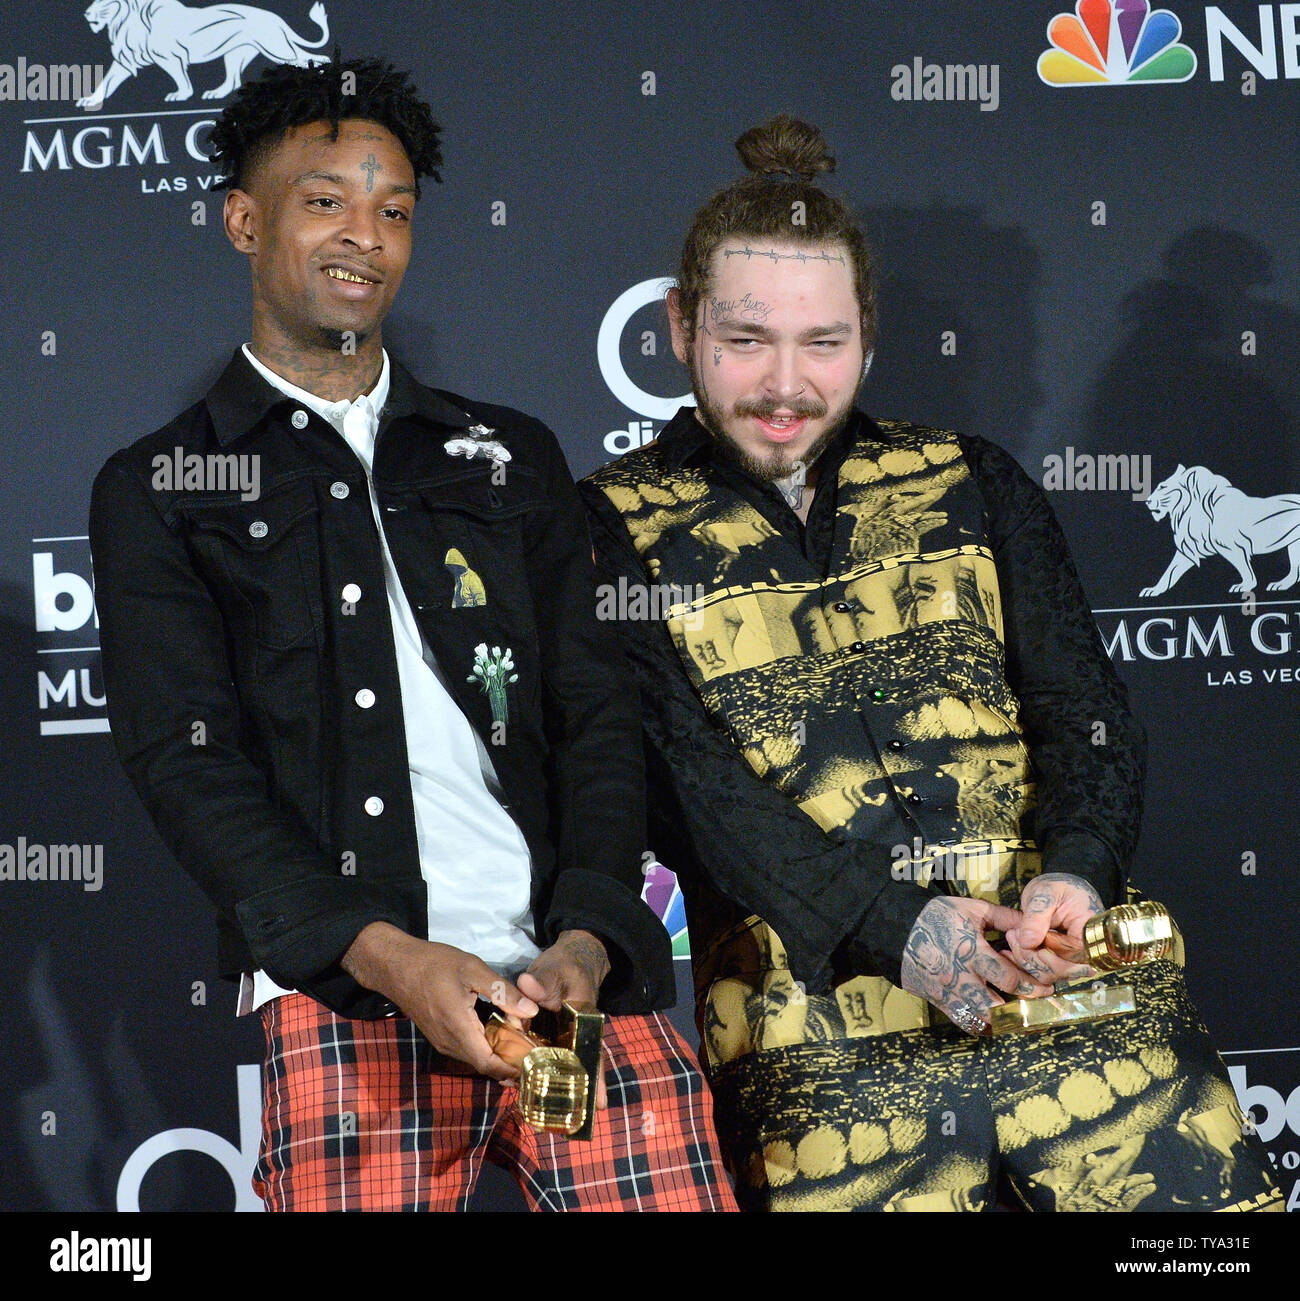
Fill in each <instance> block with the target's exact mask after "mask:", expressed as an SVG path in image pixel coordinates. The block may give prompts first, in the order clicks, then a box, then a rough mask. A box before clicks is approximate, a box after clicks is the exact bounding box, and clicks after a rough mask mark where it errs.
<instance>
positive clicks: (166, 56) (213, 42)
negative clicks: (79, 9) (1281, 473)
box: [77, 0, 330, 109]
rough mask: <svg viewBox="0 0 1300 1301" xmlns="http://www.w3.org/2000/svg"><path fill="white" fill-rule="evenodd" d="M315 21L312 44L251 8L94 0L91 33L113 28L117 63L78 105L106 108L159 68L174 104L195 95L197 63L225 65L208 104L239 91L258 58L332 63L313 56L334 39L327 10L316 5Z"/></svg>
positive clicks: (146, 0) (264, 12)
mask: <svg viewBox="0 0 1300 1301" xmlns="http://www.w3.org/2000/svg"><path fill="white" fill-rule="evenodd" d="M310 17H311V20H312V22H314V23H315V24H316V26H317V27H319V28H320V40H318V41H306V40H304V39H303V38H302V37H301V36H298V35H296V34H295V33H294V31H293V29H292V28H291V27H290V26H289V24H288V23H286V22H285V21H284V19H283V18H281V17H279V15H277V14H273V13H270V12H268V11H267V10H265V9H256V8H254V7H253V6H252V5H209V6H208V7H207V8H206V9H191V8H190V7H189V6H188V5H183V4H181V3H180V0H95V3H94V4H92V5H91V6H90V8H89V9H87V10H86V22H87V23H89V24H90V30H91V31H92V32H102V31H103V30H104V28H105V27H107V28H108V39H109V41H110V43H111V45H112V49H113V64H112V67H110V68H109V70H108V73H107V75H106V76H105V77H104V80H103V81H102V82H101V83H100V84H99V86H98V87H97V88H96V90H95V92H94V94H92V95H87V96H86V97H85V98H84V99H79V100H78V101H77V107H78V108H86V109H98V108H102V107H103V104H104V101H105V100H106V99H107V98H108V97H109V96H110V95H111V94H112V93H113V92H114V91H115V90H116V89H117V88H118V87H119V86H120V85H121V84H122V83H123V82H124V81H126V80H127V78H129V77H133V76H134V75H135V74H136V73H137V72H139V71H140V69H141V68H144V67H147V66H148V65H149V64H151V63H154V64H157V66H158V67H160V68H161V69H162V70H163V71H164V72H165V73H166V74H167V75H168V76H169V77H170V78H171V79H172V80H173V81H174V82H175V83H176V89H175V90H173V91H172V92H170V94H168V96H167V98H168V100H180V99H189V98H190V97H191V96H192V95H193V94H194V87H193V85H192V84H191V83H190V77H189V73H188V72H187V71H186V69H187V68H188V67H189V65H190V64H191V63H209V62H211V61H212V60H213V59H224V60H225V62H226V79H225V81H223V82H222V83H221V85H220V86H218V87H216V89H215V90H205V91H204V92H203V98H204V99H224V98H225V97H226V96H227V95H229V94H230V93H231V92H232V91H235V90H238V89H239V79H240V77H241V76H242V74H243V71H244V69H245V68H246V67H248V65H249V64H250V63H251V62H252V61H253V60H254V59H255V58H256V57H257V56H258V55H259V54H260V55H262V56H263V57H264V58H267V59H270V60H271V61H272V62H273V63H292V64H294V65H295V66H296V67H299V68H305V67H307V66H309V65H310V64H313V63H328V62H329V59H328V57H327V56H326V55H323V54H310V53H308V51H309V50H314V49H319V48H320V47H321V46H322V45H324V44H325V43H326V42H327V41H328V40H329V36H330V29H329V23H328V21H327V19H326V17H325V6H324V5H323V4H320V3H319V2H318V3H316V4H314V5H312V7H311V14H310Z"/></svg>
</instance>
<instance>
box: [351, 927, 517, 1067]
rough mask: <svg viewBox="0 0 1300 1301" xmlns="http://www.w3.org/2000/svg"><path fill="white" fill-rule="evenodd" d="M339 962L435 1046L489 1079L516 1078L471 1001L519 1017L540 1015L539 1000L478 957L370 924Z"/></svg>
mask: <svg viewBox="0 0 1300 1301" xmlns="http://www.w3.org/2000/svg"><path fill="white" fill-rule="evenodd" d="M341 965H342V967H343V970H344V971H346V972H347V973H348V975H350V976H351V977H352V978H353V979H354V980H355V981H356V982H357V983H358V984H359V985H364V986H365V987H366V988H367V989H374V990H377V991H378V992H379V993H381V994H383V995H384V996H385V997H386V998H389V999H391V1000H392V1001H393V1002H394V1003H396V1004H397V1006H398V1007H400V1008H401V1009H402V1011H403V1012H404V1013H405V1014H406V1016H408V1017H410V1019H411V1020H412V1021H414V1022H415V1025H416V1027H417V1029H419V1031H420V1033H421V1034H423V1035H424V1037H425V1038H426V1039H427V1040H428V1041H429V1042H430V1043H431V1044H432V1045H433V1047H434V1048H435V1049H437V1051H438V1052H440V1053H443V1054H444V1055H446V1056H447V1057H454V1058H455V1059H456V1060H457V1061H461V1062H465V1063H466V1064H467V1065H469V1066H471V1067H473V1068H474V1070H476V1071H477V1072H478V1073H479V1074H480V1075H488V1076H491V1077H492V1078H493V1079H494V1080H517V1079H518V1078H519V1067H518V1066H515V1065H512V1064H511V1063H510V1062H507V1061H504V1060H503V1059H502V1058H500V1057H498V1056H497V1055H496V1054H495V1053H494V1052H493V1051H492V1049H491V1048H490V1047H489V1046H488V1041H487V1036H486V1035H485V1034H484V1031H483V1023H482V1022H481V1021H480V1020H479V1019H478V1014H477V1012H476V1011H475V1005H476V1003H477V1002H478V999H479V998H480V997H483V998H486V999H488V1000H489V1001H490V1002H492V1003H493V1004H494V1005H495V1006H496V1007H497V1008H498V1009H499V1010H500V1011H501V1012H502V1013H504V1014H505V1015H506V1016H507V1017H509V1018H512V1019H514V1020H515V1021H516V1023H519V1022H523V1021H527V1020H529V1019H531V1018H532V1017H534V1016H536V1015H537V1004H536V1003H535V1002H533V1000H532V999H531V998H526V997H525V996H524V995H523V994H521V993H520V992H519V990H518V989H516V988H515V986H514V985H512V984H511V983H510V981H508V980H506V979H505V978H504V977H503V976H501V975H498V973H497V972H495V971H493V970H492V968H491V967H489V966H488V965H487V963H486V962H484V961H483V960H482V959H481V958H476V957H475V956H474V955H473V954H472V953H466V952H464V950H462V949H456V948H453V947H452V946H451V945H450V944H434V943H430V942H429V941H428V940H420V939H416V938H415V937H414V936H413V935H407V934H406V932H405V931H401V930H399V929H398V928H397V927H396V926H392V925H390V924H389V923H388V922H371V923H370V925H368V926H367V927H365V929H364V930H362V931H361V933H360V934H359V935H358V936H357V938H356V939H355V940H353V941H352V946H351V947H350V948H349V949H348V951H347V953H345V954H344V955H343V961H342V964H341Z"/></svg>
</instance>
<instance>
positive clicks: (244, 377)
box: [204, 348, 474, 447]
mask: <svg viewBox="0 0 1300 1301" xmlns="http://www.w3.org/2000/svg"><path fill="white" fill-rule="evenodd" d="M388 365H389V371H388V401H387V402H386V403H384V411H383V415H384V417H385V418H391V417H395V416H417V417H420V418H422V419H424V420H427V421H429V422H430V423H432V424H437V425H444V426H446V427H447V428H449V429H464V428H466V427H467V426H468V425H471V424H473V423H474V418H473V417H472V416H469V415H466V414H465V412H463V411H462V410H461V409H460V408H459V407H457V406H453V405H452V404H451V403H450V402H448V401H447V400H446V398H444V397H442V396H440V395H439V394H438V393H436V392H434V390H433V389H429V388H425V387H424V385H423V384H418V383H416V381H415V379H414V378H413V377H412V375H411V373H410V372H409V371H408V370H407V369H406V367H405V366H402V365H401V364H400V363H398V362H397V361H395V360H394V359H393V355H392V353H389V354H388ZM204 401H205V402H206V403H207V407H208V414H209V415H210V416H211V417H212V429H213V432H214V433H215V434H216V436H217V441H218V442H219V443H221V445H222V446H223V447H224V446H225V445H226V444H227V443H230V442H233V441H234V440H235V439H236V438H240V437H242V436H243V435H244V434H247V433H249V432H251V431H252V430H253V429H256V428H257V427H258V426H259V425H260V424H261V423H262V421H263V420H265V419H266V417H267V415H268V414H269V413H270V412H271V411H272V410H274V409H275V408H276V407H277V406H279V405H280V404H281V403H288V402H291V401H292V399H291V398H290V397H288V396H286V395H285V394H284V393H282V392H281V391H280V390H279V389H278V388H276V387H275V386H274V385H273V384H270V383H268V382H267V381H266V380H265V379H263V378H262V376H261V375H260V374H259V373H258V372H257V370H256V369H254V367H253V366H252V365H251V364H250V363H249V360H248V358H247V357H245V356H244V350H243V349H242V348H236V349H235V355H234V356H233V357H232V358H231V359H230V364H229V365H228V366H227V367H226V369H225V370H223V371H222V372H221V377H220V378H219V379H218V380H217V382H216V383H215V384H214V385H213V386H212V387H211V388H210V389H209V390H208V393H207V397H206V398H205V399H204Z"/></svg>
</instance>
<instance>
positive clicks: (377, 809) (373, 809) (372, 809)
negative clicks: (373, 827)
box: [365, 795, 384, 818]
mask: <svg viewBox="0 0 1300 1301" xmlns="http://www.w3.org/2000/svg"><path fill="white" fill-rule="evenodd" d="M365 808H366V812H367V813H369V814H370V816H371V817H372V818H377V817H378V816H379V815H380V814H381V813H382V812H383V811H384V801H383V800H381V799H380V798H379V796H378V795H372V796H371V797H370V798H369V799H368V800H367V801H366V805H365Z"/></svg>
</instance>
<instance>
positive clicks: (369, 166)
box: [361, 154, 384, 194]
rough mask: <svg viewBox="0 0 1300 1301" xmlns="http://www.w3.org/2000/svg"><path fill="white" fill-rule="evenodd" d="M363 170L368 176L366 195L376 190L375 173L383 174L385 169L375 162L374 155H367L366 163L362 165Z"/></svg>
mask: <svg viewBox="0 0 1300 1301" xmlns="http://www.w3.org/2000/svg"><path fill="white" fill-rule="evenodd" d="M361 170H362V171H363V172H365V174H366V193H367V194H369V193H370V192H371V190H373V189H374V188H375V173H376V172H382V171H383V170H384V169H383V168H382V167H381V166H380V165H379V164H378V163H377V162H375V156H374V154H367V155H366V161H365V162H364V163H362V164H361Z"/></svg>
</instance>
